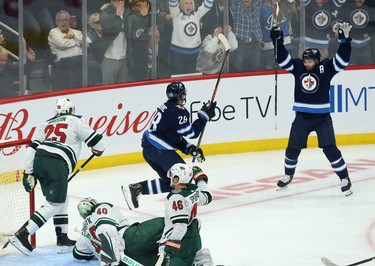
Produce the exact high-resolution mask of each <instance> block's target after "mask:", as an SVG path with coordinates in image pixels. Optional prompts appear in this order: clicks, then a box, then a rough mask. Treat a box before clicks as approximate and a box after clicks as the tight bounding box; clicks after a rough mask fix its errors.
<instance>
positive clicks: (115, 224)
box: [73, 198, 164, 266]
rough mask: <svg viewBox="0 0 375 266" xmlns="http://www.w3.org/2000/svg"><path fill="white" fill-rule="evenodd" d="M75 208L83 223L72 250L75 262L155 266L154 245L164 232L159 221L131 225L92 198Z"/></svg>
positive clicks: (162, 220)
mask: <svg viewBox="0 0 375 266" xmlns="http://www.w3.org/2000/svg"><path fill="white" fill-rule="evenodd" d="M77 208H78V211H79V213H80V215H81V217H82V218H84V219H85V220H84V222H83V227H82V231H81V236H80V237H79V238H78V239H77V242H76V245H75V247H74V249H73V257H74V258H76V259H79V260H92V259H94V258H97V259H98V260H99V261H100V265H111V266H114V265H125V264H123V263H124V261H126V262H127V264H126V265H137V264H136V263H139V264H142V265H155V263H156V261H157V259H158V247H159V244H158V243H157V241H158V240H159V239H160V237H161V234H162V232H163V228H164V219H163V218H162V217H157V218H153V219H150V220H147V221H145V222H142V223H134V224H132V225H130V223H129V221H128V220H127V219H126V218H125V216H124V215H123V214H122V213H120V211H119V210H118V208H117V207H116V206H114V205H112V204H111V203H107V202H101V203H98V202H96V200H94V199H92V198H84V199H82V200H81V201H80V202H79V203H78V205H77ZM132 262H133V263H132ZM139 264H138V265H139Z"/></svg>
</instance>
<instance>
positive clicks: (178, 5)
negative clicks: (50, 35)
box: [169, 0, 213, 74]
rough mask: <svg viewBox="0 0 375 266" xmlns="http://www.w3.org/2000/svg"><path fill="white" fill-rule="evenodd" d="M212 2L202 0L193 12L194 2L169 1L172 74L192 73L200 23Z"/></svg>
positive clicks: (197, 47)
mask: <svg viewBox="0 0 375 266" xmlns="http://www.w3.org/2000/svg"><path fill="white" fill-rule="evenodd" d="M212 5H213V0H203V2H202V4H201V6H199V7H198V10H197V11H195V2H194V0H170V1H169V9H170V12H171V16H172V19H173V31H172V40H171V46H170V52H171V68H172V74H188V73H194V72H195V68H196V66H197V58H198V53H199V51H200V49H201V42H202V40H201V34H200V22H201V19H202V17H203V16H204V15H205V14H206V13H207V12H208V11H209V10H210V9H211V7H212Z"/></svg>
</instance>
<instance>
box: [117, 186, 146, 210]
mask: <svg viewBox="0 0 375 266" xmlns="http://www.w3.org/2000/svg"><path fill="white" fill-rule="evenodd" d="M128 188H129V191H128V190H127V189H126V187H124V186H121V190H122V194H123V195H124V198H125V201H126V204H127V205H128V207H129V209H130V210H133V209H137V208H138V207H139V196H140V195H141V194H142V189H143V187H142V185H141V184H139V183H135V184H130V185H129V186H128ZM129 194H130V195H129Z"/></svg>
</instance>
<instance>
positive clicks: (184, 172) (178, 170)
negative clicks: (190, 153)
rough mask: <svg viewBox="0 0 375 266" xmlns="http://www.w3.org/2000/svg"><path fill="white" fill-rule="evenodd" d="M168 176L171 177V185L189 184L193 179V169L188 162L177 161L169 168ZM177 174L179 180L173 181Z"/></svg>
mask: <svg viewBox="0 0 375 266" xmlns="http://www.w3.org/2000/svg"><path fill="white" fill-rule="evenodd" d="M167 176H168V177H169V178H170V179H171V185H177V184H188V183H190V182H191V180H192V179H193V169H192V168H191V167H190V166H189V165H187V164H184V163H176V164H174V165H173V166H172V167H171V168H170V169H169V170H168V173H167ZM176 176H177V177H178V178H179V181H178V182H177V183H173V178H174V177H176Z"/></svg>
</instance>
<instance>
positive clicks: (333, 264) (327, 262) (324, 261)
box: [321, 257, 375, 266]
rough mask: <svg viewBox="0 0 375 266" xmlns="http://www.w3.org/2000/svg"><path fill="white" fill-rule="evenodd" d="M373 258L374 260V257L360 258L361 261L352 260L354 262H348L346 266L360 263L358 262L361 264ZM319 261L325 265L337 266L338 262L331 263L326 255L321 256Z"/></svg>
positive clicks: (354, 265)
mask: <svg viewBox="0 0 375 266" xmlns="http://www.w3.org/2000/svg"><path fill="white" fill-rule="evenodd" d="M373 260H375V257H372V258H368V259H365V260H361V261H358V262H354V263H352V264H348V265H346V266H356V265H360V264H363V263H366V262H370V261H373ZM321 261H322V263H323V264H324V265H326V266H339V265H338V264H335V263H333V262H332V261H330V260H329V259H327V258H326V257H322V258H321Z"/></svg>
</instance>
